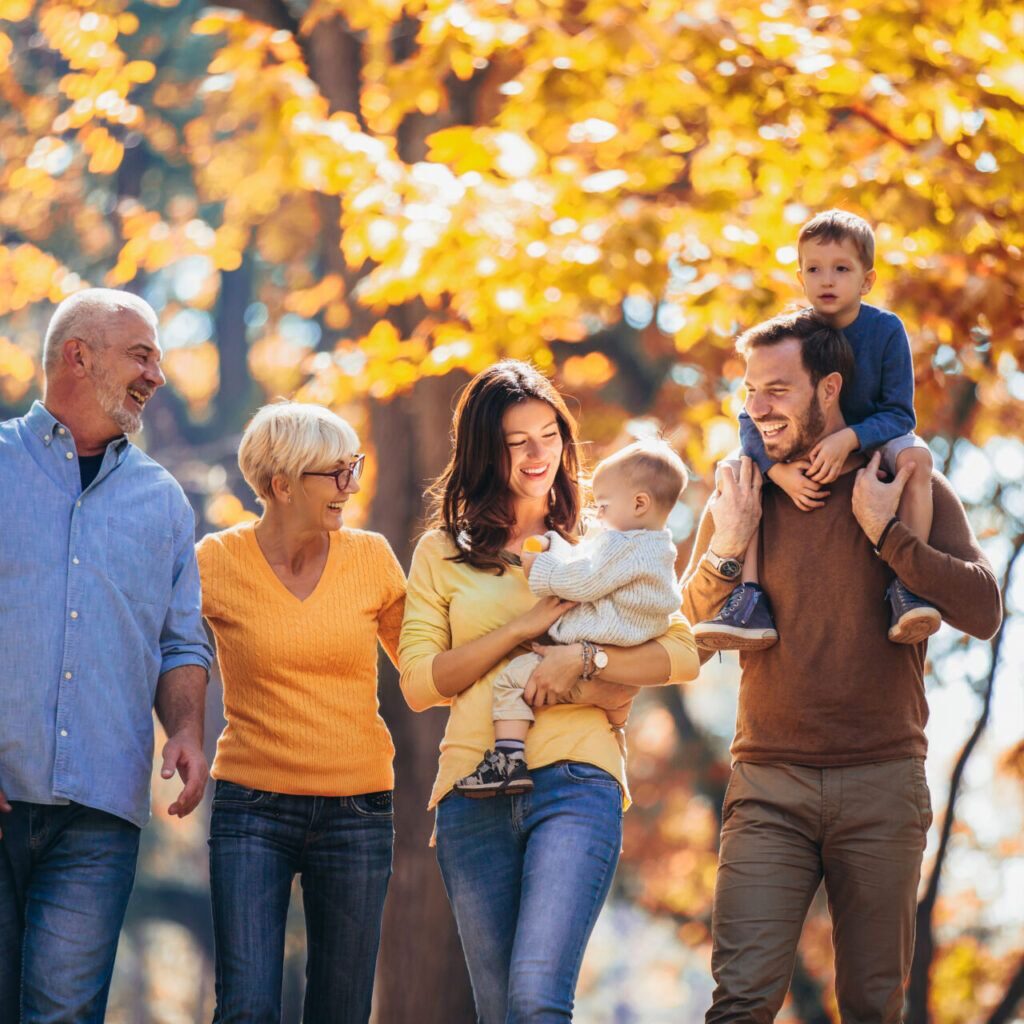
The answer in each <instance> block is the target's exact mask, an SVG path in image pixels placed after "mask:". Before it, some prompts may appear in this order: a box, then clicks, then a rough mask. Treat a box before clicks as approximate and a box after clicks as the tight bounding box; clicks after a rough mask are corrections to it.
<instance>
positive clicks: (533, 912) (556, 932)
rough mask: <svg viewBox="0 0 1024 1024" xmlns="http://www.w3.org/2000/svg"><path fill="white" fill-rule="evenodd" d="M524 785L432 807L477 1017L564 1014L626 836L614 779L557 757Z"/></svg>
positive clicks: (516, 1019) (540, 1019) (516, 1020)
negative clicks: (510, 792)
mask: <svg viewBox="0 0 1024 1024" xmlns="http://www.w3.org/2000/svg"><path fill="white" fill-rule="evenodd" d="M530 777H531V778H532V779H533V784H534V788H533V791H532V792H530V793H524V794H522V795H521V796H513V797H504V796H498V797H495V798H494V799H491V800H468V799H465V798H464V797H461V796H459V795H458V794H454V793H453V794H450V795H449V796H447V797H445V798H444V799H443V800H442V801H441V803H440V804H438V807H437V858H438V861H439V863H440V865H441V874H442V875H443V877H444V884H445V888H446V889H447V890H448V899H449V900H450V901H451V904H452V910H453V911H454V912H455V920H456V923H457V924H458V927H459V937H460V938H461V940H462V949H463V953H464V954H465V957H466V964H467V966H468V967H469V977H470V980H471V982H472V984H473V997H474V999H475V1001H476V1010H477V1015H478V1019H479V1021H480V1022H481V1024H526V1022H529V1024H551V1022H556V1021H557V1022H564V1021H569V1020H572V1007H573V996H574V994H575V990H576V980H577V978H578V977H579V972H580V964H581V962H582V960H583V952H584V950H585V949H586V945H587V940H588V939H589V938H590V933H591V931H592V930H593V928H594V923H595V922H596V921H597V915H598V913H599V912H600V910H601V906H602V904H603V903H604V900H605V897H606V896H607V895H608V889H609V888H610V886H611V882H612V876H613V875H614V873H615V866H616V864H617V863H618V859H619V849H620V847H621V845H622V791H621V790H620V789H619V785H618V783H617V782H616V781H615V779H613V778H612V777H611V775H609V774H608V773H607V772H605V771H602V770H601V769H600V768H597V767H595V766H593V765H589V764H583V763H581V762H578V761H564V762H561V763H559V764H553V765H548V766H547V767H545V768H539V769H537V770H536V771H531V772H530Z"/></svg>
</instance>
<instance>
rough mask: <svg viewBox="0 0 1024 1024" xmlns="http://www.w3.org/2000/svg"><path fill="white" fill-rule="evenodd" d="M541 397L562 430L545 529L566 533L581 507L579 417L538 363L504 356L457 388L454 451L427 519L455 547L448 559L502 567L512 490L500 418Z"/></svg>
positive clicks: (433, 489) (512, 516) (433, 493)
mask: <svg viewBox="0 0 1024 1024" xmlns="http://www.w3.org/2000/svg"><path fill="white" fill-rule="evenodd" d="M530 399H538V400H539V401H541V402H546V403H547V404H548V405H550V406H551V408H552V409H553V410H554V413H555V418H556V420H557V421H558V432H559V433H560V434H561V435H562V461H561V465H560V466H559V467H558V473H557V474H556V475H555V482H554V485H553V486H552V488H551V507H550V509H549V511H548V514H547V517H546V525H547V528H548V529H549V530H557V531H558V533H560V534H561V535H562V536H563V537H565V538H567V539H569V538H571V537H572V535H573V534H574V532H575V529H576V523H577V520H578V518H579V513H580V495H579V471H580V466H579V454H578V451H577V443H578V442H577V427H576V420H575V419H574V418H573V416H572V413H570V412H569V409H568V408H567V407H566V404H565V399H563V398H562V396H561V395H560V394H559V393H558V391H557V390H556V389H555V386H554V385H553V384H552V383H551V381H549V380H548V379H547V377H545V376H544V375H543V374H542V373H540V371H538V370H537V369H536V368H535V367H533V366H531V365H530V364H529V363H524V362H520V361H519V360H517V359H505V360H503V361H502V362H500V363H495V365H494V366H492V367H490V368H489V369H487V370H484V371H482V372H481V373H478V374H477V375H476V376H475V377H474V378H473V379H472V380H471V381H470V382H469V384H467V385H466V387H465V389H464V390H463V392H462V394H461V395H460V396H459V404H458V405H457V406H456V409H455V418H454V420H453V422H452V457H451V460H450V461H449V462H448V465H447V466H446V467H445V470H444V472H443V473H442V474H441V475H440V476H439V477H438V478H437V481H436V482H435V483H434V485H433V487H431V489H430V495H431V497H432V498H433V510H432V517H431V523H430V525H431V527H432V528H434V529H440V530H444V531H445V533H447V534H448V536H449V537H451V539H452V541H453V542H454V543H455V546H456V547H457V548H458V551H459V553H458V555H456V556H454V557H453V561H456V562H466V563H468V564H469V565H471V566H473V568H474V569H493V570H495V571H496V572H497V573H498V575H501V574H503V573H504V571H505V567H506V562H505V561H504V559H503V558H502V556H501V551H502V549H503V548H504V547H505V544H506V543H507V541H508V535H509V532H510V531H511V529H512V528H513V527H514V526H515V521H516V520H515V510H514V507H513V504H512V501H511V496H510V494H509V486H508V478H509V470H510V465H511V464H510V460H509V454H508V447H507V446H506V444H505V434H504V430H503V429H502V419H503V417H504V415H505V412H506V410H507V409H509V408H510V407H511V406H513V405H518V404H519V403H520V402H526V401H529V400H530Z"/></svg>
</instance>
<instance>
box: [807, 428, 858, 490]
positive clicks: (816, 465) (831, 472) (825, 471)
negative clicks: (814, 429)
mask: <svg viewBox="0 0 1024 1024" xmlns="http://www.w3.org/2000/svg"><path fill="white" fill-rule="evenodd" d="M859 447H860V441H859V440H858V439H857V434H856V433H855V432H854V431H853V430H851V429H850V428H849V427H846V428H844V429H843V430H837V431H836V432H835V433H834V434H829V435H828V437H823V438H822V439H821V440H820V441H819V442H818V443H817V444H816V445H815V446H814V447H813V448H812V449H811V453H810V455H808V456H807V457H808V459H810V462H811V465H810V467H809V468H808V469H807V471H806V474H805V475H806V476H807V479H808V480H813V481H815V483H819V484H830V483H832V481H833V480H835V479H836V477H838V476H839V474H840V472H841V471H842V468H843V465H844V463H845V462H846V460H847V458H848V457H849V455H850V454H851V453H852V452H855V451H856V450H857V449H858V448H859Z"/></svg>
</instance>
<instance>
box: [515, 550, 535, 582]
mask: <svg viewBox="0 0 1024 1024" xmlns="http://www.w3.org/2000/svg"><path fill="white" fill-rule="evenodd" d="M536 560H537V552H536V551H527V549H526V547H525V546H524V547H523V550H522V553H521V554H520V555H519V561H520V562H522V565H523V572H525V573H526V578H527V579H529V578H530V570H531V569H532V568H533V563H534V562H535V561H536Z"/></svg>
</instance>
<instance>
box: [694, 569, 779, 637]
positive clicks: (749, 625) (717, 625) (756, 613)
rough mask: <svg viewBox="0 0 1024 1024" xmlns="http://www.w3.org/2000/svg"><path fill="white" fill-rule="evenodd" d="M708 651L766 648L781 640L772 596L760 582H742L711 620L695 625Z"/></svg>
mask: <svg viewBox="0 0 1024 1024" xmlns="http://www.w3.org/2000/svg"><path fill="white" fill-rule="evenodd" d="M693 636H694V639H695V640H696V641H697V646H698V647H699V648H701V650H704V651H763V650H765V649H767V648H768V647H771V646H773V645H774V644H775V643H777V642H778V639H779V633H778V630H777V629H776V628H775V620H774V619H773V618H772V612H771V608H769V607H768V597H767V595H766V594H765V592H764V591H763V590H762V589H761V588H760V587H759V586H758V585H757V584H756V583H741V584H740V585H739V586H738V587H736V588H735V589H734V590H733V592H732V593H731V594H730V595H729V600H728V601H726V602H725V604H724V605H723V606H722V610H721V611H720V612H719V613H718V615H716V616H715V618H713V619H711V621H710V622H698V623H697V625H696V626H694V627H693Z"/></svg>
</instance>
